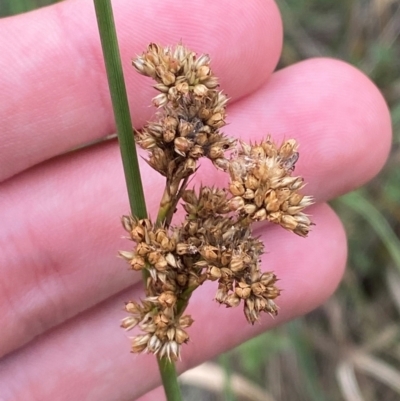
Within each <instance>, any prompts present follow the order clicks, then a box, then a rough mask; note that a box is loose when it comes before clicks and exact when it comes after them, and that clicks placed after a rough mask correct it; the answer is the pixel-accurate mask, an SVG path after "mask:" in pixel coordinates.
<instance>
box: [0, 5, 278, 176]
mask: <svg viewBox="0 0 400 401" xmlns="http://www.w3.org/2000/svg"><path fill="white" fill-rule="evenodd" d="M114 8H115V10H114V12H115V20H116V24H117V28H118V33H119V46H120V48H121V57H122V61H123V68H124V74H125V77H126V84H127V90H128V94H129V100H130V107H131V110H132V114H133V122H134V124H135V126H136V127H140V126H141V125H142V124H143V123H144V122H145V121H146V120H147V119H149V118H150V116H151V115H152V114H153V113H154V110H153V109H152V108H151V107H149V105H150V99H151V97H153V96H154V95H155V91H154V89H151V88H150V85H149V84H150V83H149V80H148V79H147V78H145V77H140V76H139V74H137V73H135V72H134V70H133V68H132V66H131V59H132V57H134V56H135V55H137V54H141V53H142V52H143V51H144V50H145V48H146V47H147V45H148V44H149V43H150V42H160V43H162V44H164V45H174V44H177V43H179V42H180V41H182V40H183V42H184V44H185V45H186V46H189V47H190V48H192V49H194V50H195V51H198V52H203V53H209V54H210V55H211V57H212V60H213V61H212V67H213V69H214V72H215V73H216V74H217V76H218V77H220V78H221V85H222V87H223V88H224V90H225V91H226V92H227V93H228V94H229V96H230V97H231V98H232V99H237V98H238V97H241V96H245V95H247V94H249V93H251V92H253V91H254V90H255V89H256V88H257V87H259V86H260V85H261V84H262V83H263V82H265V80H266V79H268V76H269V75H270V74H271V72H272V71H273V69H274V68H275V66H276V63H277V61H278V58H279V54H280V50H281V44H282V28H281V21H280V17H279V12H278V9H277V7H276V5H275V3H274V2H273V1H272V0H269V1H261V0H252V1H248V2H247V3H246V6H243V5H239V3H235V4H233V3H232V2H229V1H226V0H224V1H222V2H221V1H219V2H215V3H212V4H210V2H207V1H204V0H203V1H193V0H192V1H187V2H186V3H185V6H184V7H182V5H181V4H180V3H176V2H174V1H167V2H165V1H164V2H159V1H156V0H151V1H141V2H137V1H133V2H132V1H129V0H124V1H122V0H121V1H118V2H114ZM232 26H234V27H235V29H232ZM0 29H1V32H2V33H3V34H2V35H1V37H0V53H1V54H2V57H1V60H0V63H2V64H0V70H1V71H2V74H1V78H0V92H1V93H2V94H3V96H4V94H5V96H6V98H7V102H3V103H2V105H1V106H0V121H2V127H1V130H0V143H1V144H2V146H1V148H0V163H1V168H0V181H1V180H4V179H5V178H8V177H11V176H12V175H14V174H16V173H18V172H20V171H22V170H24V169H26V168H28V167H30V166H33V165H35V164H37V163H39V162H41V161H43V160H46V159H49V158H51V157H53V156H55V155H57V154H60V153H62V152H65V151H67V150H69V149H71V148H73V147H76V146H78V145H81V144H83V143H87V142H89V141H91V140H93V139H96V138H100V137H103V136H105V135H107V134H110V133H113V132H114V130H115V128H114V119H113V115H112V110H111V105H110V96H109V91H108V87H107V82H106V76H105V72H104V63H103V60H102V53H101V48H100V42H99V35H98V30H97V24H96V18H95V13H94V9H93V4H92V3H91V2H87V1H73V2H61V3H59V4H57V5H54V6H52V7H48V8H43V9H41V10H38V11H35V12H32V13H28V14H23V15H20V16H17V17H13V18H8V19H4V20H2V21H0ZM44 32H45V33H46V35H47V34H48V33H49V32H50V33H51V34H49V36H48V37H47V36H46V39H45V36H44V35H43V34H44Z"/></svg>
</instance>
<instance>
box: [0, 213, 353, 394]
mask: <svg viewBox="0 0 400 401" xmlns="http://www.w3.org/2000/svg"><path fill="white" fill-rule="evenodd" d="M312 214H313V216H314V219H315V222H316V226H315V230H314V232H313V235H312V236H310V238H309V239H307V240H304V239H303V238H299V237H294V236H293V235H291V234H290V233H287V232H285V233H283V231H282V230H280V229H279V227H274V228H272V229H271V232H270V233H268V234H266V233H265V231H262V236H263V237H265V238H263V240H265V239H267V237H268V242H267V244H268V252H269V253H268V254H267V255H264V258H263V265H264V268H265V270H273V271H275V272H276V273H277V275H278V277H279V278H280V281H279V284H280V287H281V288H282V290H283V291H282V295H281V296H280V297H279V305H280V308H281V309H280V313H279V315H278V317H277V318H276V319H272V318H271V317H269V316H268V315H266V314H265V315H263V316H262V318H261V320H260V324H256V325H254V326H251V325H248V324H246V322H245V318H244V316H243V311H242V310H241V308H240V307H238V308H234V309H226V308H222V307H218V305H217V304H216V303H215V301H213V298H214V296H215V292H216V285H215V284H216V283H207V284H205V285H203V286H202V287H200V288H199V290H197V291H196V292H195V293H194V296H193V297H192V299H191V301H190V305H189V309H188V313H190V314H191V315H192V316H193V318H194V319H195V323H194V324H193V327H192V328H191V329H189V330H190V336H191V341H190V343H189V344H188V345H186V346H184V349H183V350H182V362H181V363H179V370H180V371H182V370H186V369H188V368H190V367H192V366H194V365H196V364H199V363H200V362H202V361H204V360H206V359H209V358H211V357H213V356H215V355H216V354H217V353H219V352H223V351H226V350H228V349H230V348H232V347H233V346H235V345H237V344H239V343H240V342H242V341H244V340H245V339H248V338H250V337H252V336H255V335H257V334H259V333H261V332H263V331H265V330H267V329H269V328H271V327H273V326H275V325H277V324H280V323H282V322H285V321H288V320H289V319H292V318H294V317H296V316H299V315H301V314H304V313H306V312H308V311H310V310H311V309H313V308H315V307H316V306H317V305H319V304H320V303H322V302H323V301H324V300H325V299H326V298H327V297H328V296H329V295H330V294H331V293H332V292H333V291H334V289H335V288H336V286H337V284H338V282H339V280H340V278H341V275H342V273H343V269H344V265H345V261H346V238H345V235H344V232H343V229H342V225H341V223H340V221H339V220H338V218H337V217H336V216H335V215H334V213H333V212H332V211H331V209H329V207H328V206H326V205H322V206H318V207H316V208H314V209H313V210H312ZM213 284H214V285H213ZM140 294H141V291H140V290H138V289H137V288H135V289H134V290H133V291H132V290H129V291H127V292H125V293H124V294H122V295H120V296H118V297H116V298H114V299H111V300H109V301H107V302H106V303H103V304H101V305H99V306H98V307H96V308H95V309H93V310H90V311H88V312H86V313H84V314H82V315H81V316H79V317H77V318H75V319H73V320H72V321H69V322H67V323H66V324H64V325H62V326H60V327H59V328H57V329H56V330H54V331H51V332H49V333H47V334H45V335H43V336H42V337H40V338H39V339H38V340H36V341H35V342H33V343H31V344H30V345H29V346H27V347H25V348H24V349H21V350H20V351H17V352H15V353H14V354H10V355H9V356H8V357H6V358H5V359H4V360H3V361H2V364H1V365H0V373H1V375H0V390H1V394H3V396H4V397H5V399H6V400H8V399H9V400H11V399H21V400H25V401H30V400H32V401H33V400H37V399H40V400H43V401H46V400H53V399H57V400H59V401H63V400H70V399H77V400H87V401H91V400H98V399H99V398H101V399H102V400H104V401H114V400H115V401H120V400H131V399H134V398H136V397H138V396H139V395H141V394H143V393H145V392H146V391H148V390H150V389H151V388H152V387H155V386H156V385H157V384H158V382H159V379H158V373H157V366H156V363H155V358H154V356H152V355H149V356H147V355H135V356H132V355H130V354H129V352H128V348H129V343H128V341H127V339H126V335H124V333H123V332H122V331H121V329H119V328H118V327H117V326H118V324H117V320H118V318H119V317H122V314H121V313H120V312H117V311H120V310H121V305H122V302H123V300H127V299H130V298H131V297H134V298H136V299H138V298H139V296H140ZM205 339H206V340H205ZM60 361H62V363H60ZM21 367H23V369H21ZM71 383H74V386H71Z"/></svg>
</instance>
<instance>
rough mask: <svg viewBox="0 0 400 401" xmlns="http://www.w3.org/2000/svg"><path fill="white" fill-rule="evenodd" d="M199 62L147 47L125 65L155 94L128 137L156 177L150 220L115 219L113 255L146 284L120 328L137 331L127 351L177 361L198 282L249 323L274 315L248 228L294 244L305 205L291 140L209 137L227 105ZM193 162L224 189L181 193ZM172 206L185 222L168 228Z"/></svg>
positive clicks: (269, 282)
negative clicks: (118, 240)
mask: <svg viewBox="0 0 400 401" xmlns="http://www.w3.org/2000/svg"><path fill="white" fill-rule="evenodd" d="M209 63H210V59H209V57H208V56H207V55H201V56H200V57H197V56H196V54H195V53H194V52H192V51H190V50H188V49H186V48H185V47H184V46H182V45H178V46H176V47H175V48H169V47H167V48H163V47H160V46H158V45H155V44H151V45H149V47H148V49H147V51H146V52H145V53H143V55H142V56H140V57H138V58H136V59H135V60H134V61H133V65H134V66H135V68H136V69H137V70H138V71H139V72H140V73H141V74H143V75H146V76H149V77H151V78H153V79H154V80H155V81H156V82H157V83H156V85H155V88H156V89H157V90H158V91H160V92H161V93H160V94H159V95H158V96H156V97H155V98H154V99H153V102H154V104H155V105H156V106H157V107H159V108H160V111H159V114H158V120H157V121H156V122H149V123H148V124H147V125H146V126H145V127H144V129H143V130H142V131H141V132H140V133H139V134H138V138H137V139H138V143H139V145H140V146H142V147H143V148H144V149H147V150H148V152H149V159H148V163H149V164H150V166H152V167H153V168H154V169H155V170H156V171H158V172H159V173H160V174H162V175H163V176H165V177H166V185H165V189H164V193H163V195H162V199H161V203H160V209H159V212H158V216H157V219H156V220H155V222H154V223H153V222H152V221H151V220H149V219H141V220H139V219H137V218H135V217H127V216H124V217H123V219H122V223H123V226H124V228H125V230H126V231H127V232H128V233H129V237H130V239H131V240H132V241H133V242H134V243H135V246H134V248H133V250H132V251H129V252H127V251H121V252H120V255H121V256H122V257H123V258H124V259H126V260H127V261H128V263H129V264H130V266H131V268H132V269H133V270H136V271H143V272H145V273H146V274H145V276H146V277H147V281H146V297H145V298H144V299H143V300H142V301H141V302H136V301H130V302H128V303H127V304H126V306H125V309H126V311H127V312H128V313H129V316H128V317H126V318H125V319H124V320H123V321H122V327H124V328H126V329H127V330H130V329H133V328H135V327H136V328H139V329H140V330H141V334H138V335H136V336H135V337H134V338H133V343H132V351H133V352H143V351H144V352H152V353H154V354H158V355H159V356H160V357H167V358H169V359H177V358H179V356H180V348H181V345H182V344H184V343H186V342H187V341H188V340H189V335H188V333H187V332H186V329H187V328H188V327H189V326H190V325H191V324H192V323H193V319H192V318H191V316H189V315H184V311H185V309H186V307H187V305H188V302H189V299H190V296H191V294H192V293H193V291H194V290H195V289H196V288H198V287H199V286H200V285H202V284H203V283H204V282H205V281H212V282H215V281H217V282H218V289H217V293H216V296H215V299H216V301H217V302H219V303H221V304H224V305H226V306H227V307H236V306H238V305H240V304H242V305H243V307H244V314H245V317H246V319H247V320H248V321H249V322H250V323H252V324H254V323H255V322H256V321H258V320H259V317H260V313H261V312H267V313H269V314H270V315H276V314H277V312H278V308H277V305H276V304H275V301H274V300H275V298H277V297H278V296H279V292H280V291H279V289H278V288H277V286H276V282H277V277H276V276H275V274H274V273H272V272H262V271H261V269H260V258H261V255H262V254H263V251H264V245H263V244H262V242H261V241H260V240H259V239H258V238H256V237H254V236H253V235H252V231H251V224H252V223H253V222H254V221H261V220H267V221H270V222H273V223H276V224H279V225H281V226H282V227H283V228H285V229H287V230H289V231H292V232H294V233H295V234H298V235H300V236H303V237H305V236H307V234H308V232H309V230H310V225H311V224H312V223H311V221H310V219H309V218H308V217H307V215H305V214H304V213H303V210H304V208H305V207H307V206H309V205H310V204H312V203H313V200H312V198H311V197H309V196H304V195H302V194H300V192H299V191H300V190H301V189H302V188H303V187H304V181H303V179H302V178H301V177H295V176H292V172H293V170H294V167H295V163H296V161H297V159H298V152H297V144H296V142H295V141H294V140H293V139H291V140H287V141H285V142H284V143H283V144H282V145H281V146H277V145H276V144H275V143H274V142H273V141H272V140H271V138H270V137H269V136H268V137H267V138H266V139H265V140H263V141H262V142H261V143H259V144H257V143H256V144H250V145H248V144H245V143H243V142H240V144H239V146H238V147H237V148H236V141H235V140H233V139H231V138H228V137H226V136H224V134H223V133H221V132H220V131H219V129H220V128H221V127H222V126H224V125H225V107H226V103H227V98H226V97H225V95H224V94H222V93H221V92H219V91H218V90H217V87H218V82H217V79H216V77H215V76H214V75H213V74H212V72H211V69H210V66H209ZM227 151H229V152H230V154H229V155H228V156H227V153H226V152H227ZM200 157H208V158H209V159H210V160H211V161H212V162H213V164H214V165H215V166H216V167H217V168H219V169H221V170H223V171H225V172H226V173H228V174H229V176H230V183H229V187H228V188H226V189H220V188H210V187H205V186H201V187H200V188H199V189H198V190H195V189H187V185H188V179H189V177H190V176H191V175H192V174H194V172H195V171H196V170H197V168H198V165H197V161H198V159H199V158H200ZM179 200H181V201H182V206H183V208H184V210H185V212H186V216H185V218H184V220H183V222H182V223H181V224H180V225H179V226H172V225H171V222H172V217H173V214H174V213H175V210H176V207H177V204H178V202H179Z"/></svg>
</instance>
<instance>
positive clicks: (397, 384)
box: [0, 0, 400, 401]
mask: <svg viewBox="0 0 400 401" xmlns="http://www.w3.org/2000/svg"><path fill="white" fill-rule="evenodd" d="M54 2H56V1H54V0H53V1H52V0H0V16H7V15H12V14H17V13H21V12H26V11H29V10H31V9H34V8H38V7H41V6H45V5H47V4H50V3H54ZM277 3H278V6H279V8H280V10H281V13H282V17H283V21H284V26H285V42H284V48H283V52H282V57H281V60H280V63H279V68H283V67H286V66H288V65H290V64H293V63H296V62H298V61H300V60H303V59H305V58H309V57H320V56H328V57H335V58H339V59H342V60H346V61H347V62H349V63H351V64H353V65H355V66H356V67H358V68H359V69H361V70H362V71H364V72H365V73H366V74H367V75H368V76H369V77H370V78H371V79H372V80H373V81H374V82H375V83H376V84H377V85H378V87H379V88H380V90H381V91H382V93H383V95H384V97H385V98H386V101H387V103H388V105H389V107H390V110H391V115H392V121H393V132H394V137H393V147H392V150H391V154H390V157H389V160H388V162H387V164H386V166H385V168H384V169H383V170H382V172H381V173H380V174H379V176H378V177H376V178H375V179H374V180H373V181H372V182H370V183H369V184H368V185H366V186H364V187H363V188H361V189H359V190H358V191H356V192H353V193H352V194H349V195H346V196H344V197H341V198H339V199H337V200H335V201H334V202H333V203H332V205H333V207H334V208H335V209H336V210H337V212H338V213H339V215H340V216H341V217H342V221H343V222H344V224H345V227H346V230H347V234H348V241H349V259H348V268H347V270H346V273H345V276H344V279H343V281H342V284H341V285H340V287H339V289H338V290H337V291H336V293H335V295H334V296H333V297H331V299H330V300H329V301H328V302H326V304H324V305H323V306H321V307H320V308H318V309H317V310H315V311H314V312H312V313H310V314H308V315H307V316H305V317H303V318H301V319H298V320H296V321H294V322H291V323H289V324H286V325H285V326H283V327H280V328H277V329H275V330H273V331H271V332H268V333H264V334H263V335H261V336H259V337H257V338H255V339H253V340H251V341H249V342H247V343H244V344H242V345H241V346H240V347H238V348H236V349H234V350H232V351H231V352H229V353H227V354H225V355H223V356H221V357H220V358H219V359H218V360H216V361H211V362H209V363H208V364H207V365H204V366H203V367H199V368H197V369H196V370H195V371H192V372H189V373H188V374H186V375H184V376H183V378H182V380H183V383H184V391H185V394H186V398H187V399H190V400H192V401H195V400H215V401H218V400H229V401H242V400H252V401H257V400H260V401H261V400H264V401H280V400H282V401H283V400H296V401H303V400H304V401H310V400H311V401H325V400H327V401H328V400H329V401H331V400H332V401H336V400H337V401H339V400H345V401H375V400H378V399H379V400H380V401H391V400H393V401H395V400H400V318H399V315H400V242H399V233H400V168H399V167H400V38H399V36H400V1H399V0H278V1H277ZM372 151H373V150H372ZM365 157H368V155H365Z"/></svg>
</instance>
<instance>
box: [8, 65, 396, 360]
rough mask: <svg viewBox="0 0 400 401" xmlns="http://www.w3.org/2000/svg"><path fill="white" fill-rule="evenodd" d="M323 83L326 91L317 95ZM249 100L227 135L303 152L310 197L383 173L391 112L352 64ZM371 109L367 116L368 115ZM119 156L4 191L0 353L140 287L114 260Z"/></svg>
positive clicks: (283, 81) (206, 178) (215, 180)
mask: <svg viewBox="0 0 400 401" xmlns="http://www.w3.org/2000/svg"><path fill="white" fill-rule="evenodd" d="M319 68H320V69H321V71H320V70H319ZM336 69H338V71H336ZM299 75H301V76H302V77H303V78H302V79H303V80H304V85H303V86H301V84H300V83H299V82H298V80H299V78H298V76H299ZM307 76H308V77H312V78H313V79H311V78H309V79H307ZM275 79H278V82H279V83H280V84H279V85H277V84H275ZM327 80H330V81H332V84H331V86H327V87H326V90H325V91H320V90H319V88H321V87H323V86H324V85H326V81H327ZM349 81H350V82H354V83H356V82H358V86H357V85H349V84H348V82H349ZM337 90H338V92H337ZM296 91H299V92H300V93H304V92H306V93H313V94H314V96H307V95H306V96H305V98H304V101H303V102H301V101H300V100H297V99H295V100H294V101H293V102H291V100H290V98H288V97H289V95H288V94H291V93H296ZM343 92H345V94H346V96H345V97H344V95H343ZM254 96H256V97H257V101H255V102H254V101H253V96H251V97H247V98H245V99H243V100H241V101H240V103H241V106H242V107H239V105H238V106H235V105H234V106H233V107H232V111H231V112H230V113H229V116H230V119H231V121H232V124H230V125H229V129H230V130H231V132H230V134H232V135H233V134H234V135H235V136H237V137H239V136H241V137H242V138H246V136H247V139H252V140H254V139H260V138H261V137H262V136H264V135H266V134H267V133H268V132H272V133H273V134H274V138H276V140H277V141H279V140H280V139H281V138H282V137H286V138H289V137H292V136H294V137H295V138H296V139H298V141H299V143H300V145H301V148H300V149H301V156H300V161H299V165H298V168H297V167H296V171H295V173H299V174H302V173H304V175H305V177H306V182H308V185H307V187H306V189H305V190H304V191H305V192H307V193H309V194H312V195H314V196H316V197H317V199H319V200H326V199H328V197H333V196H336V195H338V194H340V193H342V192H343V191H344V190H348V189H350V188H353V187H355V186H358V185H361V184H362V183H363V182H365V181H366V180H368V179H370V178H371V177H372V176H373V174H375V173H376V172H377V169H378V168H379V167H380V166H382V164H383V162H384V160H385V158H386V155H387V151H388V148H389V143H390V120H389V115H388V112H387V109H386V107H385V104H384V102H383V100H382V97H381V95H380V94H379V92H378V91H377V89H376V88H375V87H374V86H373V85H372V84H371V83H370V81H368V80H367V79H366V78H365V77H364V76H363V75H362V74H360V73H359V72H357V71H356V70H354V69H353V68H352V67H350V66H347V65H345V64H343V63H339V62H337V61H330V60H325V61H321V60H310V61H309V62H304V63H302V64H300V65H298V66H293V67H290V68H287V69H285V70H282V71H280V72H279V73H277V74H274V75H273V77H272V78H271V80H270V82H269V83H268V84H266V85H265V86H264V87H263V88H261V89H260V90H259V91H258V92H257V93H256V94H255V95H254ZM281 97H282V98H283V99H281ZM326 99H329V102H328V101H326ZM347 99H348V101H349V103H347ZM274 102H276V103H277V104H278V107H277V108H274V107H273V104H274ZM324 102H326V103H328V106H329V107H331V109H332V110H333V111H332V112H333V113H334V115H333V116H334V118H332V116H331V113H330V112H325V111H324V110H323V109H322V111H323V112H322V113H321V114H319V111H320V110H321V104H322V105H323V104H324ZM269 103H271V105H269ZM333 105H336V106H335V107H336V109H333ZM283 106H284V107H283ZM372 107H374V110H375V112H374V113H369V115H368V117H365V110H370V109H371V108H372ZM349 109H350V110H351V113H350V112H349ZM252 110H258V113H257V114H251V112H252ZM278 111H279V112H278ZM281 114H282V116H281ZM265 115H267V117H266V116H265ZM285 119H288V120H289V121H290V124H289V123H287V124H286V123H285V122H284V120H285ZM254 121H259V123H258V124H257V125H256V124H255V123H254ZM249 125H250V127H249ZM271 126H272V129H271ZM275 134H276V135H275ZM377 142H379V145H377ZM369 149H374V152H370V151H369ZM327 150H328V151H327ZM366 151H367V152H369V153H368V158H366V157H365V152H366ZM308 152H309V153H311V156H309V155H308ZM320 153H322V154H320ZM119 157H120V156H119V151H118V148H117V146H116V144H114V143H112V144H105V145H103V146H99V147H97V148H93V149H88V150H85V151H84V152H81V153H79V154H74V155H70V156H68V157H63V158H60V159H59V160H56V161H52V162H51V163H49V164H47V165H43V166H40V167H38V168H36V169H33V170H31V171H29V172H27V173H25V174H23V175H21V176H20V177H16V178H15V179H13V180H10V181H8V182H6V183H4V184H3V186H1V187H0V197H2V200H0V220H1V221H2V222H3V229H2V230H3V231H2V233H1V234H2V236H3V237H2V238H1V241H0V246H1V247H2V249H1V252H0V266H1V274H2V276H3V277H7V280H5V281H3V282H2V291H1V292H0V303H1V304H2V305H5V307H4V312H3V314H2V317H1V318H0V319H2V324H3V327H8V328H9V330H7V331H6V332H3V333H2V341H0V347H2V349H1V351H2V352H3V353H4V352H7V351H9V350H11V349H13V348H15V347H17V346H18V345H20V344H22V343H24V342H26V341H29V340H30V339H32V338H33V337H34V336H35V335H37V334H40V333H41V332H43V331H44V330H46V329H47V328H49V327H51V326H53V325H55V324H57V323H60V322H61V321H63V320H64V319H67V318H69V317H71V316H73V315H74V314H76V313H79V312H80V311H82V310H83V309H85V308H87V307H90V306H92V305H94V304H96V303H97V302H100V301H101V300H104V299H105V298H107V297H109V296H110V295H112V294H113V293H115V292H117V291H119V290H122V289H123V288H126V286H127V285H128V284H129V283H131V282H132V281H134V280H139V279H140V278H139V275H133V274H130V272H127V271H126V267H125V265H124V264H123V263H122V261H118V260H116V258H115V254H116V250H118V249H129V247H130V246H131V244H130V243H129V242H128V241H123V240H122V239H121V235H123V231H122V229H121V228H120V226H119V223H118V218H119V216H121V215H122V214H124V213H125V214H126V213H127V212H128V203H127V200H126V190H125V184H124V182H123V173H122V169H121V167H120V165H121V164H120V160H119ZM355 160H357V163H355V162H354V161H355ZM142 174H143V177H144V182H145V184H146V187H145V190H146V199H147V202H148V205H149V207H148V209H149V210H150V211H152V212H153V213H154V211H155V210H156V207H157V204H158V202H159V197H160V196H161V194H160V191H158V188H162V187H163V179H162V177H160V176H159V175H157V174H156V173H155V172H153V171H151V170H150V168H149V167H148V166H147V164H145V163H143V165H142ZM77 177H79V182H78V181H77ZM224 177H225V175H224V174H223V173H216V172H215V170H212V167H210V166H209V165H208V164H207V163H205V162H202V167H201V169H200V170H199V173H198V174H197V176H196V177H195V179H194V181H193V182H194V183H196V182H198V183H199V182H203V183H207V184H215V185H220V184H221V182H222V180H223V179H224ZM20 200H29V202H21V201H20ZM153 216H154V214H153ZM16 222H18V224H16ZM26 266H29V269H27V268H26ZM21 322H23V323H22V324H21Z"/></svg>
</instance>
